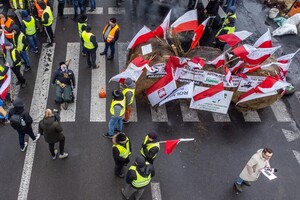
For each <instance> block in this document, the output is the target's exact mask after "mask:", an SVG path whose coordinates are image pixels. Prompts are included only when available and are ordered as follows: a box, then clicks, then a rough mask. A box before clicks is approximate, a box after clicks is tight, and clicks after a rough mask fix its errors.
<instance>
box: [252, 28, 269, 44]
mask: <svg viewBox="0 0 300 200" xmlns="http://www.w3.org/2000/svg"><path fill="white" fill-rule="evenodd" d="M253 46H254V47H256V48H271V47H273V44H272V37H271V33H270V29H268V31H267V32H265V33H264V34H263V35H262V36H260V38H258V40H257V41H256V42H255V43H254V45H253Z"/></svg>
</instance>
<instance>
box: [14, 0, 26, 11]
mask: <svg viewBox="0 0 300 200" xmlns="http://www.w3.org/2000/svg"><path fill="white" fill-rule="evenodd" d="M12 5H13V9H15V10H17V9H23V8H24V3H23V0H12Z"/></svg>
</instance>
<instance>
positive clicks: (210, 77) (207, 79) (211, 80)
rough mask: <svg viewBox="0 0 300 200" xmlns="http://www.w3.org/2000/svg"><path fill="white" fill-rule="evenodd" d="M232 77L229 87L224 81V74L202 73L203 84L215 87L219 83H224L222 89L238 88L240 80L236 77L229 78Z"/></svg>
mask: <svg viewBox="0 0 300 200" xmlns="http://www.w3.org/2000/svg"><path fill="white" fill-rule="evenodd" d="M231 77H232V85H230V84H229V83H228V82H227V81H226V76H225V74H219V73H216V72H209V71H204V80H203V83H204V84H210V85H217V84H218V83H220V82H221V81H223V83H224V87H238V85H239V84H240V81H241V78H240V77H238V76H231Z"/></svg>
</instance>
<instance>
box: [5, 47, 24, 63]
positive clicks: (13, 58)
mask: <svg viewBox="0 0 300 200" xmlns="http://www.w3.org/2000/svg"><path fill="white" fill-rule="evenodd" d="M16 51H17V50H16V49H13V50H11V52H10V53H11V58H12V61H13V62H15V61H16V60H17V56H16ZM4 58H5V59H6V54H4ZM21 64H22V62H21V61H20V62H18V63H17V64H16V66H20V65H21Z"/></svg>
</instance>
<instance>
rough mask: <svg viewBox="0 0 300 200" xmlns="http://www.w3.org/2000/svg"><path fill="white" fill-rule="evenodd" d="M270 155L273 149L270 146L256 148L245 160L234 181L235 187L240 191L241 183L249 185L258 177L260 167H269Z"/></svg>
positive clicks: (241, 189)
mask: <svg viewBox="0 0 300 200" xmlns="http://www.w3.org/2000/svg"><path fill="white" fill-rule="evenodd" d="M272 156H273V151H272V149H270V148H264V149H259V150H257V152H256V153H255V154H254V155H253V156H252V157H251V158H250V160H249V161H248V162H247V164H246V166H245V167H244V169H243V171H242V172H241V174H240V176H239V178H238V179H237V180H236V182H235V183H234V185H235V187H236V189H237V190H238V191H239V192H242V191H243V188H242V184H245V185H246V186H250V185H251V182H253V181H256V180H257V179H258V177H259V175H260V173H261V170H262V169H265V168H267V169H271V167H270V163H269V160H270V159H271V157H272ZM275 171H277V170H275Z"/></svg>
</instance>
